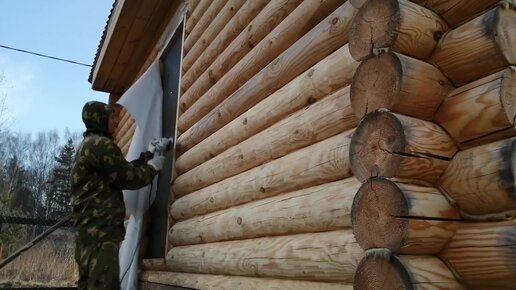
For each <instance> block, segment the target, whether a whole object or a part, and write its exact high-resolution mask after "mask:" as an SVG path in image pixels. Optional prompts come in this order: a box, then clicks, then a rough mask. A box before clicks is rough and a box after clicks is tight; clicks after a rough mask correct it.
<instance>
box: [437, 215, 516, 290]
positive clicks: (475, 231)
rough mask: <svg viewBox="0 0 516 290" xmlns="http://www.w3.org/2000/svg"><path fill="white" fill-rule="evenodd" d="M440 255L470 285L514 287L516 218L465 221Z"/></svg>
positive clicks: (477, 289)
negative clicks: (499, 220) (483, 221)
mask: <svg viewBox="0 0 516 290" xmlns="http://www.w3.org/2000/svg"><path fill="white" fill-rule="evenodd" d="M440 257H441V258H442V259H443V260H444V261H445V262H446V263H448V264H449V265H450V267H451V268H453V269H454V271H455V272H456V273H457V275H458V276H459V277H460V278H461V280H462V281H463V282H464V284H465V285H467V286H468V289H474V290H488V289H501V290H509V289H514V286H515V285H516V274H515V273H516V220H511V221H504V222H497V223H494V222H490V223H464V224H463V225H461V226H460V228H459V229H458V230H457V232H456V233H455V235H454V236H453V238H452V240H451V241H450V243H449V244H448V246H447V248H446V249H445V250H443V252H442V253H441V254H440Z"/></svg>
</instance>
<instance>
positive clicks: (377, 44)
mask: <svg viewBox="0 0 516 290" xmlns="http://www.w3.org/2000/svg"><path fill="white" fill-rule="evenodd" d="M400 23H401V13H400V6H399V3H398V1H395V0H369V1H367V2H365V3H364V4H363V5H362V7H360V10H359V11H358V13H357V15H356V16H355V20H354V21H353V25H352V26H351V31H350V39H349V52H350V53H351V56H352V57H353V58H354V59H356V60H363V59H364V58H365V57H367V56H369V55H370V54H371V53H372V52H373V49H375V48H385V47H391V46H392V43H393V42H394V41H395V40H396V38H397V36H398V27H399V25H400Z"/></svg>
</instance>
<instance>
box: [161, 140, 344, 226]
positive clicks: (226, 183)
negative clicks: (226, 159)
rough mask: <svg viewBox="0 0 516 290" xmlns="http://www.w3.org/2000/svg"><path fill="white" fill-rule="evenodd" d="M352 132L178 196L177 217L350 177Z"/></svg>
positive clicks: (177, 218) (181, 217)
mask: <svg viewBox="0 0 516 290" xmlns="http://www.w3.org/2000/svg"><path fill="white" fill-rule="evenodd" d="M352 132H353V131H347V132H345V133H341V134H339V135H336V136H333V137H330V138H328V139H325V140H323V141H321V142H319V143H316V144H313V145H311V146H308V147H305V148H303V149H300V150H297V151H295V152H293V153H290V154H288V155H286V156H283V157H281V158H278V159H275V160H273V161H271V162H269V163H266V164H263V165H261V166H258V167H255V168H253V169H250V170H248V171H246V172H242V173H240V174H238V175H235V176H233V177H230V178H227V179H225V180H223V181H220V182H218V183H216V184H213V185H210V186H208V187H205V188H203V189H201V190H198V191H195V192H193V193H190V194H188V195H186V196H183V197H181V198H179V199H177V200H176V201H175V202H174V203H173V204H172V207H171V209H170V210H171V213H172V216H173V217H174V219H175V220H181V219H186V218H190V217H193V216H197V215H202V214H206V213H209V212H213V211H216V210H221V209H225V208H228V207H232V206H235V205H239V204H242V203H246V202H250V201H253V200H257V199H262V198H265V197H269V196H273V195H277V194H279V193H282V192H288V191H292V190H297V189H302V188H307V187H310V186H315V185H319V184H323V183H327V182H331V181H335V180H338V179H342V178H347V177H350V176H351V169H350V166H349V142H350V139H351V134H352Z"/></svg>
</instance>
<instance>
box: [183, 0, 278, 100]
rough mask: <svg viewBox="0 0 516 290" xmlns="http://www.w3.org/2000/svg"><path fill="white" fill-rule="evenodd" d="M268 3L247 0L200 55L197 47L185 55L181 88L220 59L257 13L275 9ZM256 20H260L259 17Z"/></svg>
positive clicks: (189, 84)
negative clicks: (266, 7)
mask: <svg viewBox="0 0 516 290" xmlns="http://www.w3.org/2000/svg"><path fill="white" fill-rule="evenodd" d="M267 3H268V1H267V0H255V1H246V2H245V3H244V5H243V6H242V7H241V8H240V9H239V10H238V12H236V14H235V16H233V18H231V20H230V21H227V24H225V26H224V28H223V29H222V31H221V32H220V33H219V34H218V35H216V36H215V35H214V37H215V38H214V39H213V40H212V41H211V43H209V45H208V46H207V47H206V48H205V49H204V50H203V51H202V52H201V53H199V55H197V54H198V52H197V48H195V47H194V48H193V50H192V51H191V52H190V53H189V54H188V55H187V56H185V58H184V59H183V67H182V70H183V71H184V72H185V73H184V74H183V77H182V78H181V89H182V90H183V91H184V92H186V91H187V90H188V89H189V88H190V87H191V86H192V84H193V83H194V82H195V81H196V80H197V79H198V78H199V77H200V76H201V74H202V73H203V72H204V71H205V70H206V69H207V68H208V67H209V66H210V65H211V64H212V63H213V62H214V61H215V60H216V59H219V58H218V56H219V55H220V54H221V53H222V52H223V51H224V50H225V49H226V47H228V45H230V43H231V42H232V41H233V40H234V39H235V38H236V37H237V36H239V35H240V34H241V33H242V31H243V30H244V28H245V27H246V26H247V25H248V24H249V23H250V22H251V21H252V20H253V19H254V18H255V17H256V15H258V13H262V14H263V13H266V12H265V11H270V12H272V11H273V10H267V9H264V6H265V5H266V4H267ZM275 4H277V3H274V2H272V4H270V5H275ZM262 9H263V11H262ZM280 11H281V10H280ZM280 19H281V18H280ZM255 21H258V19H257V20H255ZM249 28H250V29H254V27H252V26H249ZM219 61H223V60H222V58H220V60H219ZM224 61H228V60H224ZM231 61H235V60H231ZM183 109H184V108H183Z"/></svg>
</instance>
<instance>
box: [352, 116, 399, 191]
mask: <svg viewBox="0 0 516 290" xmlns="http://www.w3.org/2000/svg"><path fill="white" fill-rule="evenodd" d="M405 144H406V140H405V133H404V130H403V126H402V124H401V122H400V120H398V118H396V116H394V114H392V113H390V112H388V111H384V110H379V111H375V112H372V113H370V114H368V115H367V116H366V117H365V118H364V119H363V120H362V121H361V122H360V124H359V125H358V127H357V129H356V130H355V133H354V134H353V136H352V137H351V144H350V148H349V159H350V165H351V170H352V171H353V174H354V175H355V177H356V178H357V179H358V180H360V181H361V182H363V181H365V180H367V179H369V178H371V177H379V176H383V177H393V176H395V175H396V173H397V172H398V169H399V165H400V163H401V155H400V154H397V153H403V152H405Z"/></svg>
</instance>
